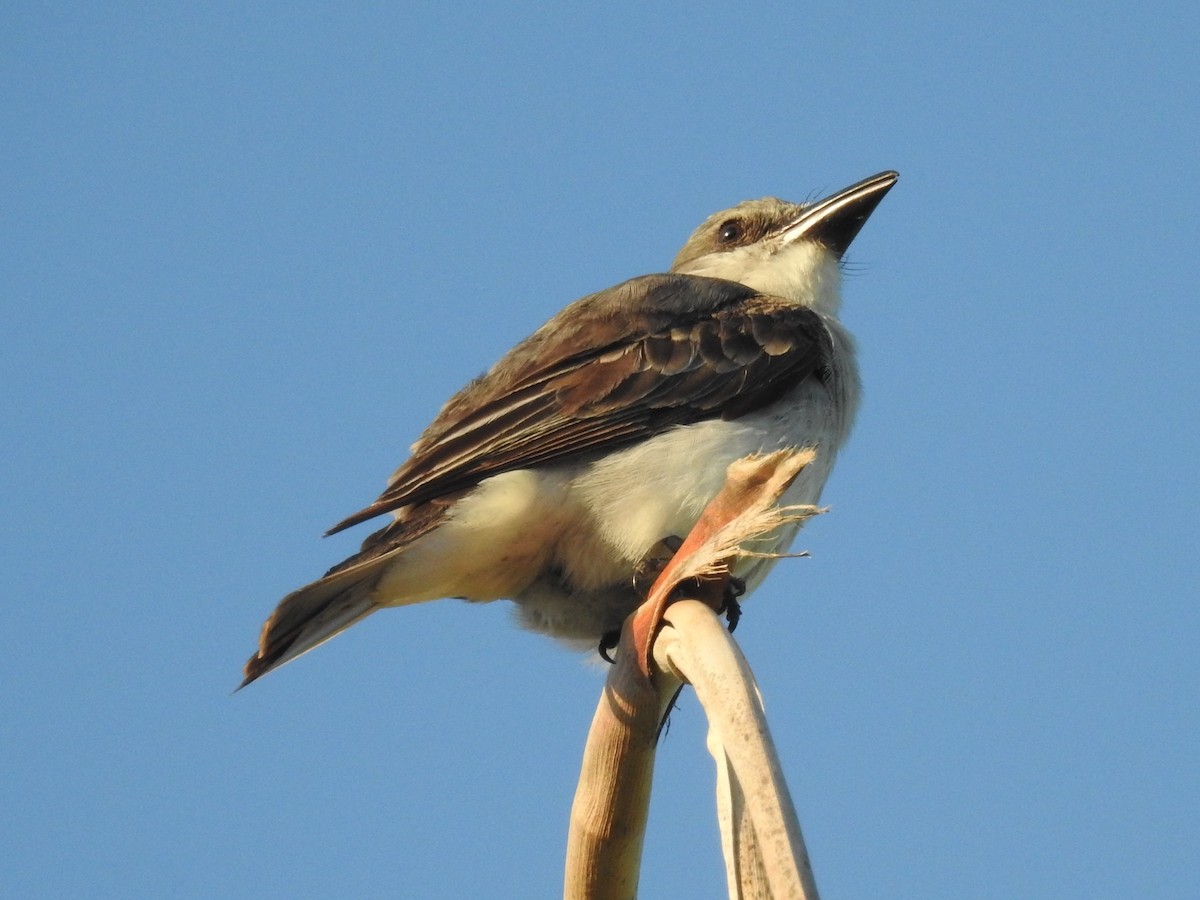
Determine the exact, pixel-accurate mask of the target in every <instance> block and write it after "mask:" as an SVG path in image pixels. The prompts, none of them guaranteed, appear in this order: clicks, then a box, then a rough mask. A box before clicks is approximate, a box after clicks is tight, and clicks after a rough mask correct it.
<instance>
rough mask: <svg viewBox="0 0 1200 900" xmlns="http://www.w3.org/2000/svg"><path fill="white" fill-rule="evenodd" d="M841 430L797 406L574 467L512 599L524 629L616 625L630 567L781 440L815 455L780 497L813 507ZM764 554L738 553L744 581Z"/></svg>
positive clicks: (778, 545) (597, 630)
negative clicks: (556, 525)
mask: <svg viewBox="0 0 1200 900" xmlns="http://www.w3.org/2000/svg"><path fill="white" fill-rule="evenodd" d="M841 436H842V435H841V433H840V431H839V429H838V428H837V427H836V423H834V422H833V420H832V418H831V416H830V414H829V411H828V408H822V406H820V405H816V406H812V405H806V404H797V405H795V406H788V407H783V408H780V407H776V408H775V409H774V410H772V411H767V412H763V413H759V414H754V415H750V416H745V417H743V418H741V419H737V420H734V421H723V420H710V421H707V422H700V423H697V424H694V425H687V426H680V427H678V428H674V429H672V430H670V431H667V432H664V433H663V434H660V435H657V436H656V437H653V438H651V439H650V440H647V441H644V442H642V443H640V444H636V445H634V446H632V447H629V448H626V449H624V450H620V451H617V452H613V453H609V454H607V455H606V456H605V457H603V458H602V459H599V460H596V461H594V462H592V463H589V464H587V465H586V466H580V467H579V468H578V469H577V470H576V471H575V472H573V473H572V476H571V477H569V479H568V483H569V484H570V487H569V488H568V492H567V494H566V496H565V498H564V500H565V502H566V503H567V504H568V505H569V506H570V507H571V508H572V514H571V515H568V516H566V517H564V518H563V519H561V520H560V521H564V522H566V523H568V524H567V525H566V527H565V528H564V529H563V531H562V532H561V533H560V535H559V538H558V540H557V542H556V544H555V547H554V550H553V551H552V554H551V564H550V565H549V566H548V567H547V569H546V570H544V572H543V576H542V577H541V578H540V579H538V580H537V581H535V582H534V583H533V584H531V585H530V586H529V588H528V589H527V590H525V591H523V592H522V593H521V595H520V596H518V597H516V598H515V599H516V600H517V601H518V603H519V604H520V605H521V612H522V618H523V619H524V621H525V623H526V624H527V625H529V626H530V627H532V628H534V629H536V630H539V631H545V632H549V633H551V634H554V635H556V636H558V637H564V638H574V637H579V638H587V639H591V638H593V637H595V636H596V635H598V634H601V633H604V632H605V631H608V630H611V629H613V628H616V627H619V626H620V623H621V621H622V620H623V619H624V618H625V616H626V615H628V614H629V613H630V612H631V611H632V610H633V608H634V606H636V604H637V602H638V601H639V598H638V596H637V595H636V593H635V592H634V590H633V584H632V581H633V572H634V569H635V567H636V566H637V564H638V563H639V562H640V561H641V560H642V559H644V558H645V557H646V556H647V554H648V553H649V552H650V551H651V550H652V549H653V548H654V547H655V545H656V544H658V543H659V542H660V541H661V540H662V539H663V538H664V537H667V536H669V535H677V536H679V537H683V536H685V535H686V534H687V533H688V532H689V531H691V529H692V527H693V526H694V525H695V524H696V521H697V520H698V519H699V517H700V514H701V512H702V511H703V510H704V507H705V506H706V505H707V504H708V502H709V501H710V500H711V499H712V498H713V496H715V495H716V493H717V491H719V490H720V489H721V486H722V485H723V484H724V483H725V476H726V470H727V469H728V467H729V464H730V463H732V462H733V461H734V460H737V459H741V458H742V457H744V456H747V455H750V454H752V453H760V452H764V451H771V450H776V449H779V448H781V447H815V448H816V450H817V458H816V460H814V462H813V463H811V464H810V465H809V466H808V467H807V468H806V469H804V471H802V472H801V473H800V475H799V477H798V478H797V479H796V481H795V482H794V483H793V485H792V486H791V488H789V490H788V492H787V493H786V494H785V495H784V497H783V498H782V502H783V503H786V504H816V503H817V502H818V501H819V499H820V495H821V489H822V488H823V487H824V485H825V481H826V479H827V478H828V476H829V472H830V470H831V468H832V466H833V461H834V456H835V454H836V450H837V445H838V444H839V443H840V438H841ZM795 533H796V528H795V527H794V526H789V527H785V528H783V529H781V530H780V531H779V532H778V533H777V534H775V535H774V536H773V540H772V541H769V542H767V543H765V544H759V545H758V546H757V547H756V549H758V550H762V551H765V552H771V551H776V550H783V549H786V545H787V544H789V543H790V542H791V540H792V538H793V537H794V535H795ZM769 564H770V561H769V560H762V559H754V560H747V561H746V565H745V566H743V567H739V568H738V570H737V573H738V574H739V575H741V576H742V577H747V578H748V579H749V581H750V582H751V585H752V586H753V584H754V583H757V582H758V581H759V580H761V578H762V577H763V576H764V575H765V574H766V571H767V569H768V568H769Z"/></svg>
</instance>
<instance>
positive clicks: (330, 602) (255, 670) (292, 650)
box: [241, 558, 388, 687]
mask: <svg viewBox="0 0 1200 900" xmlns="http://www.w3.org/2000/svg"><path fill="white" fill-rule="evenodd" d="M387 562H388V560H387V559H386V558H377V559H373V560H370V561H369V562H367V563H364V564H360V565H357V566H352V567H350V568H348V569H343V570H341V571H335V572H332V573H330V574H328V575H326V576H325V577H324V578H321V579H320V580H318V581H314V582H313V583H312V584H308V585H305V586H304V587H302V588H300V589H299V590H296V591H292V593H290V594H288V595H287V596H286V597H284V598H283V600H281V601H280V603H279V605H278V606H277V607H275V612H273V613H271V617H270V618H269V619H267V621H266V623H265V624H264V625H263V628H262V634H261V635H260V636H259V639H258V652H257V653H255V654H254V655H253V656H252V657H250V659H249V660H248V661H247V662H246V668H245V671H244V674H245V680H244V681H243V682H242V684H241V687H245V686H246V685H248V684H249V683H250V682H252V681H254V680H255V679H257V678H261V677H262V676H263V675H266V674H267V673H268V672H270V671H271V670H272V669H276V668H278V667H279V666H282V665H283V664H284V663H286V662H290V661H291V660H293V659H295V658H296V657H297V656H300V655H301V654H302V653H307V652H308V651H309V650H312V649H313V648H314V647H316V646H318V645H319V644H323V643H325V641H327V640H329V639H330V638H331V637H334V636H335V635H337V634H340V633H341V632H343V631H345V630H346V629H347V628H349V627H350V626H351V625H353V624H354V623H355V622H357V621H358V620H359V619H362V618H365V617H366V616H368V615H370V614H371V613H373V612H374V611H375V610H377V609H379V607H380V604H378V603H377V602H376V601H375V599H374V592H375V585H376V583H377V582H378V581H379V576H380V575H381V574H382V573H383V569H384V566H385V564H386V563H387Z"/></svg>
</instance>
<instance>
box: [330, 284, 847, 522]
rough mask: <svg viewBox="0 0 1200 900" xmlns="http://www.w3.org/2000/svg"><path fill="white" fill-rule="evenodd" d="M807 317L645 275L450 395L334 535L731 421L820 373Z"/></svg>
mask: <svg viewBox="0 0 1200 900" xmlns="http://www.w3.org/2000/svg"><path fill="white" fill-rule="evenodd" d="M831 355H832V338H831V336H830V334H829V332H828V330H827V329H826V328H825V326H824V324H823V323H822V321H821V317H820V316H819V315H818V314H817V313H814V312H813V311H812V310H809V309H804V308H799V307H795V306H791V305H789V304H787V303H786V302H785V301H783V300H781V299H779V298H776V297H769V296H764V295H761V294H757V293H755V292H754V291H753V290H751V289H750V288H748V287H746V286H745V285H741V284H736V283H734V282H730V281H722V280H719V279H713V278H702V277H699V276H692V275H647V276H643V277H642V278H636V279H633V280H632V281H629V282H625V283H624V284H621V285H618V286H616V287H614V288H610V289H609V290H607V291H602V292H601V293H599V294H593V295H592V296H591V297H586V298H584V299H583V300H580V301H578V302H577V303H575V304H572V305H571V306H569V307H567V309H565V310H564V311H563V312H562V313H560V314H559V315H558V316H556V317H555V318H554V319H551V320H550V322H548V323H547V324H546V325H545V326H543V327H542V328H541V329H539V330H538V331H537V332H536V333H535V334H533V335H532V336H531V337H530V338H528V339H527V340H526V341H524V342H522V343H521V344H519V345H518V346H517V347H516V348H514V349H513V351H511V352H510V353H509V354H508V355H507V356H506V357H505V358H504V359H502V360H501V361H500V362H499V363H498V364H497V365H496V366H495V367H494V368H493V369H492V370H491V371H490V372H488V373H487V375H485V376H483V377H482V378H481V379H479V380H478V381H476V382H474V383H473V384H472V385H470V386H469V387H468V388H466V389H465V390H463V391H462V392H460V393H459V394H458V395H457V396H456V397H454V398H453V399H452V400H451V401H450V402H449V403H448V404H446V407H445V408H444V409H443V410H442V412H441V413H440V414H439V415H438V417H437V419H435V420H434V422H433V424H432V425H430V427H429V428H428V429H427V430H426V432H425V434H424V435H423V436H422V437H421V439H420V440H419V441H418V442H417V443H416V445H414V447H413V455H412V457H411V458H410V459H409V460H408V461H407V462H406V463H405V464H404V465H403V466H401V467H400V469H398V470H397V471H396V473H395V475H393V476H392V479H391V482H390V483H389V486H388V489H387V490H386V491H384V493H383V494H382V495H381V496H380V498H379V499H378V500H377V501H376V502H375V503H373V504H372V505H371V506H369V507H367V508H366V509H364V510H362V511H361V512H358V513H355V514H354V515H352V516H350V517H349V518H347V519H344V520H343V521H341V522H339V523H338V524H337V525H335V526H334V527H333V528H332V529H331V530H330V532H329V533H330V534H333V533H334V532H337V531H341V530H342V529H344V528H348V527H350V526H351V525H355V524H357V523H359V522H363V521H366V520H367V519H370V518H373V517H374V516H377V515H380V514H381V513H384V512H388V511H391V510H395V509H398V508H399V507H402V506H408V505H411V504H419V503H423V502H426V501H428V500H431V499H433V498H436V497H441V496H444V495H446V494H449V493H452V492H454V491H458V490H462V489H463V488H467V487H470V486H472V485H474V484H476V483H478V482H479V481H481V480H482V479H484V478H487V477H489V476H492V475H498V474H500V473H501V472H508V471H512V470H514V469H523V468H528V467H529V466H534V465H539V464H545V463H551V462H559V461H563V460H566V459H569V458H571V457H578V456H583V455H587V454H590V453H594V452H596V451H601V450H607V449H611V448H613V447H618V446H621V445H625V444H630V443H634V442H636V441H640V440H644V439H646V438H648V437H651V436H653V435H655V434H658V433H660V432H662V431H664V430H666V429H667V428H670V427H671V426H673V425H682V424H688V423H691V422H698V421H701V420H703V419H711V418H718V417H721V418H726V419H733V418H737V417H739V416H742V415H745V414H746V413H748V412H751V411H752V410H755V409H758V408H760V407H762V406H764V405H766V404H768V403H770V402H772V401H773V400H775V399H777V398H778V397H780V396H781V395H782V394H783V393H785V392H786V391H787V390H789V389H790V388H792V387H794V386H795V385H796V384H798V383H799V382H801V381H803V380H804V379H805V378H808V377H810V376H812V375H814V374H816V375H817V376H818V377H821V376H823V374H824V373H825V371H827V367H828V365H829V361H830V358H831Z"/></svg>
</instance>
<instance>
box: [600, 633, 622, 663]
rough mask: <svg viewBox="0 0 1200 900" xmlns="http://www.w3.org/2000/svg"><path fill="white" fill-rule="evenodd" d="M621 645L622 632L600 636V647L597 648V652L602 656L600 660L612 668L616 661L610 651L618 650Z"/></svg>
mask: <svg viewBox="0 0 1200 900" xmlns="http://www.w3.org/2000/svg"><path fill="white" fill-rule="evenodd" d="M619 643H621V631H620V629H617V630H616V631H606V632H605V633H604V634H602V635H600V646H599V647H597V648H596V652H597V653H599V654H600V658H601V659H602V660H604V661H605V662H606V663H608V664H609V665H610V666H611V665H615V664H616V662H617V661H616V660H615V659H613V658H612V655H611V653H610V651H612V650H615V649H617V644H619Z"/></svg>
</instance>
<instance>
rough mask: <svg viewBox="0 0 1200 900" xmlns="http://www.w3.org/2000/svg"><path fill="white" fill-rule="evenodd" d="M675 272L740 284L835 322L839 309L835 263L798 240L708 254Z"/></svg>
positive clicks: (816, 246)
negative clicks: (805, 308) (834, 318)
mask: <svg viewBox="0 0 1200 900" xmlns="http://www.w3.org/2000/svg"><path fill="white" fill-rule="evenodd" d="M676 271H679V272H682V273H684V274H686V275H705V276H708V277H709V278H724V279H727V280H728V281H736V282H738V283H740V284H744V285H746V286H747V287H751V288H754V290H756V291H759V292H760V293H763V294H770V295H772V296H775V297H783V298H784V299H785V300H790V301H791V302H792V303H795V304H796V305H797V306H807V307H809V308H811V309H813V310H816V311H817V312H819V313H822V314H824V315H827V316H836V315H837V312H838V307H839V306H840V305H841V280H842V277H841V276H842V273H841V269H840V268H839V266H838V261H837V257H835V256H834V255H833V254H832V253H830V252H829V251H828V250H826V249H825V248H824V247H822V246H821V245H820V244H816V243H813V242H812V241H805V240H797V241H792V242H791V243H788V244H784V245H783V246H779V245H778V244H772V243H771V242H770V241H759V242H758V243H754V244H749V245H748V246H745V247H738V248H736V249H734V250H723V251H718V252H716V253H707V254H705V255H704V256H701V257H698V258H696V259H693V260H691V261H690V262H687V263H685V264H684V265H683V266H681V267H679V269H677V270H676Z"/></svg>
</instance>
